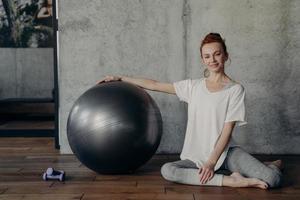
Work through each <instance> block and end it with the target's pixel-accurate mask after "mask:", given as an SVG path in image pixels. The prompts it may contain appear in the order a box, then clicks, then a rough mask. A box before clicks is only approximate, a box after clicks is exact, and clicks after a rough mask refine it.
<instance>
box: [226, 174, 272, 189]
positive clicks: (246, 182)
mask: <svg viewBox="0 0 300 200" xmlns="http://www.w3.org/2000/svg"><path fill="white" fill-rule="evenodd" d="M229 177H230V179H231V181H230V182H231V183H230V186H231V187H256V188H260V189H267V188H268V184H267V183H265V182H263V181H261V180H259V179H257V178H246V177H244V176H242V175H241V174H240V173H238V172H233V173H232V174H231V175H230V176H229Z"/></svg>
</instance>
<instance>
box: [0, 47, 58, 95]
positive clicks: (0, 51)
mask: <svg viewBox="0 0 300 200" xmlns="http://www.w3.org/2000/svg"><path fill="white" fill-rule="evenodd" d="M0 60H1V62H0V99H6V98H47V97H52V89H53V87H54V84H53V83H54V79H53V49H52V48H47V49H44V48H43V49H41V48H38V49H37V48H0Z"/></svg>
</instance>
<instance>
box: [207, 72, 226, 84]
mask: <svg viewBox="0 0 300 200" xmlns="http://www.w3.org/2000/svg"><path fill="white" fill-rule="evenodd" d="M207 80H208V81H210V82H213V83H224V82H228V80H230V79H229V77H228V76H227V75H226V74H225V73H224V72H219V73H212V72H210V75H209V76H208V77H207Z"/></svg>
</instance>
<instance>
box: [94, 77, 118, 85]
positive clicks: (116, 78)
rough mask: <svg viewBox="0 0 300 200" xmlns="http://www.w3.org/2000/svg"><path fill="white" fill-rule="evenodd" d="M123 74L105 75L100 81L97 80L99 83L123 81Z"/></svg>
mask: <svg viewBox="0 0 300 200" xmlns="http://www.w3.org/2000/svg"><path fill="white" fill-rule="evenodd" d="M121 78H122V77H121V76H105V77H104V78H103V79H101V80H100V81H97V84H100V83H105V82H111V81H121Z"/></svg>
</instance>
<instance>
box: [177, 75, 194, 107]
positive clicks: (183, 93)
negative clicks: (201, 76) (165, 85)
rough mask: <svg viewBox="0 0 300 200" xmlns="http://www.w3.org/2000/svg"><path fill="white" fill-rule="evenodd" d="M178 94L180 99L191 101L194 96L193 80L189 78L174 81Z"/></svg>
mask: <svg viewBox="0 0 300 200" xmlns="http://www.w3.org/2000/svg"><path fill="white" fill-rule="evenodd" d="M173 86H174V88H175V92H176V95H177V96H178V98H179V100H180V101H184V102H187V103H189V101H190V98H191V96H192V80H191V79H187V80H183V81H178V82H175V83H173Z"/></svg>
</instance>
